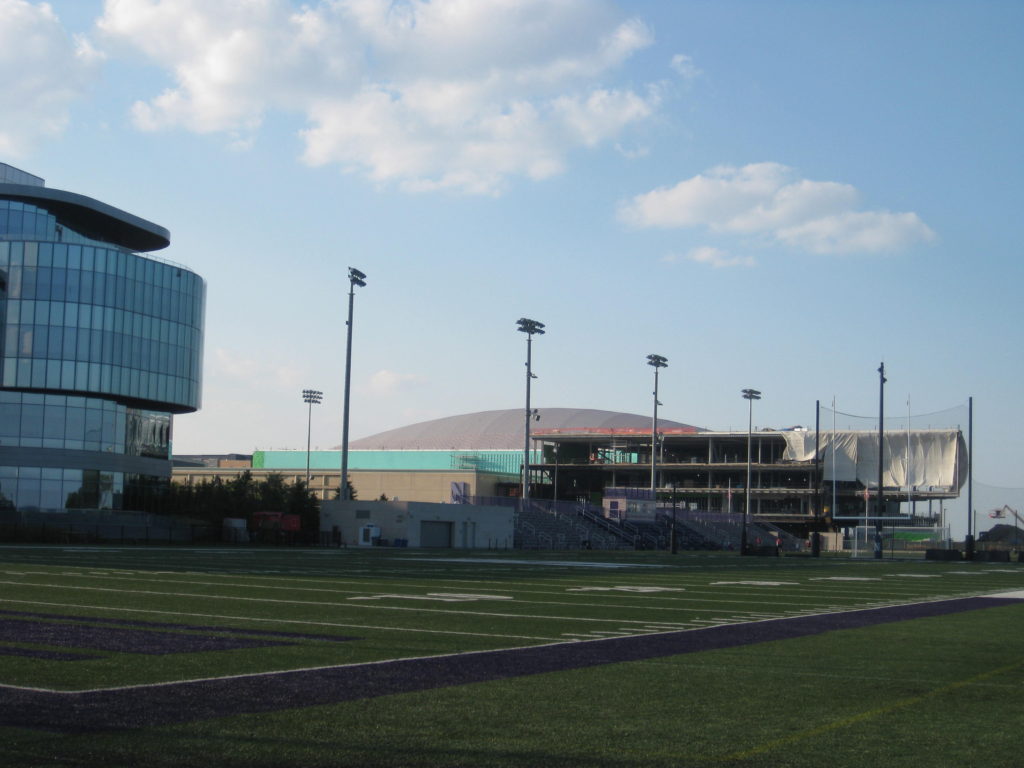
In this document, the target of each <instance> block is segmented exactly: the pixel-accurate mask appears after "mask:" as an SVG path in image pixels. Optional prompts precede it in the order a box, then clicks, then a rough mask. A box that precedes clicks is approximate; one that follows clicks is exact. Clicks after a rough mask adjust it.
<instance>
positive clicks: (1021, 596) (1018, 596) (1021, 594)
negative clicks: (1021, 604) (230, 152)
mask: <svg viewBox="0 0 1024 768" xmlns="http://www.w3.org/2000/svg"><path fill="white" fill-rule="evenodd" d="M980 597H1008V598H1011V599H1013V600H1024V590H1020V591H1018V592H996V593H995V594H992V595H980Z"/></svg>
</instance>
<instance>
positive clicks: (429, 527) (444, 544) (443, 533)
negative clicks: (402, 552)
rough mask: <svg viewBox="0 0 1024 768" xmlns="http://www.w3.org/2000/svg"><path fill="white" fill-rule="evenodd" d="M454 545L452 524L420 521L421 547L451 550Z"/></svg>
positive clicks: (438, 521)
mask: <svg viewBox="0 0 1024 768" xmlns="http://www.w3.org/2000/svg"><path fill="white" fill-rule="evenodd" d="M451 545H452V524H451V522H446V521H440V520H421V521H420V546H421V547H440V548H443V549H446V548H449V547H451Z"/></svg>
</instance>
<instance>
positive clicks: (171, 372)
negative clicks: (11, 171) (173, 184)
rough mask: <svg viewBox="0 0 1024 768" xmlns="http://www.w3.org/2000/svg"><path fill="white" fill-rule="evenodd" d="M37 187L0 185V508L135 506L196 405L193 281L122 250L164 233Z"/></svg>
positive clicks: (155, 483) (161, 471)
mask: <svg viewBox="0 0 1024 768" xmlns="http://www.w3.org/2000/svg"><path fill="white" fill-rule="evenodd" d="M38 186H41V185H38ZM35 189H36V187H33V186H31V185H25V184H3V183H0V509H2V508H5V507H6V508H8V509H9V508H10V507H12V506H13V507H15V508H18V509H30V510H35V509H42V510H59V509H71V508H94V509H120V508H123V507H124V505H125V504H128V503H131V504H133V505H140V506H135V507H134V508H137V509H138V508H141V507H145V506H146V503H145V501H146V496H147V495H148V494H153V493H157V494H158V493H160V492H161V489H163V488H166V486H167V483H168V482H169V478H170V455H171V454H170V445H171V423H172V417H171V414H180V413H188V412H191V411H195V410H196V409H198V407H199V404H200V394H201V383H202V351H203V349H202V348H203V316H204V309H205V306H204V305H205V295H206V286H205V283H204V282H203V280H202V278H201V277H199V275H197V274H195V273H194V272H192V271H190V270H188V269H186V268H185V267H181V266H178V265H175V264H170V263H168V262H164V261H161V260H158V259H155V258H149V257H146V256H144V255H139V254H138V253H135V252H133V251H132V250H130V248H129V247H128V243H135V244H137V243H138V242H139V239H138V238H139V232H140V231H141V232H143V233H144V235H146V236H147V237H150V238H151V239H152V241H153V242H156V243H158V244H157V245H156V246H155V247H161V246H162V245H166V244H167V242H169V241H168V239H167V236H166V230H162V229H161V228H159V227H157V226H156V225H152V224H149V223H148V222H143V221H141V220H139V219H136V218H135V217H133V216H131V215H130V214H126V213H123V212H121V211H117V210H116V209H112V208H109V206H103V205H102V204H98V203H96V201H93V200H90V199H88V198H82V197H81V196H77V195H72V194H70V193H61V192H59V191H51V190H42V191H39V192H35ZM44 192H45V193H44ZM145 247H149V243H148V242H147V243H146V246H145Z"/></svg>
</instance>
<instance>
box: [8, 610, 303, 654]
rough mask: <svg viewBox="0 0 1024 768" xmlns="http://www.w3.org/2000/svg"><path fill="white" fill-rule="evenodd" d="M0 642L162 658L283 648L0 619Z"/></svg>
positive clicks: (207, 637)
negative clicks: (166, 655)
mask: <svg viewBox="0 0 1024 768" xmlns="http://www.w3.org/2000/svg"><path fill="white" fill-rule="evenodd" d="M0 642H8V643H33V644H35V645H51V646H57V647H59V648H89V649H92V650H96V651H113V652H122V653H142V654H147V655H153V656H156V655H163V654H167V653H193V652H202V651H232V650H236V649H239V648H261V647H264V646H270V645H285V643H284V642H282V641H279V640H259V639H246V638H238V637H219V636H217V635H190V634H183V633H181V632H167V631H163V630H148V629H129V628H121V627H95V626H91V625H89V624H75V623H65V622H57V621H38V620H34V619H27V618H26V619H4V618H0Z"/></svg>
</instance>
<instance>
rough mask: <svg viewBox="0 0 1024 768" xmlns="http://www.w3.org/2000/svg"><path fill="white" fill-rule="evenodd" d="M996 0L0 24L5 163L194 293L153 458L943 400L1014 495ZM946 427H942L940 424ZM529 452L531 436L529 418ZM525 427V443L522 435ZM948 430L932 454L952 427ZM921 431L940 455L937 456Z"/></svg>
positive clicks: (1015, 99)
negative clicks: (91, 210)
mask: <svg viewBox="0 0 1024 768" xmlns="http://www.w3.org/2000/svg"><path fill="white" fill-rule="evenodd" d="M1022 31H1024V4H1021V3H1019V2H1011V1H1010V0H1007V1H1006V2H994V1H989V2H985V1H980V2H942V1H941V0H938V1H936V0H931V1H929V2H912V1H901V2H871V1H869V2H863V1H861V2H853V1H852V0H851V1H850V2H829V3H821V2H810V1H808V2H786V1H780V2H772V3H765V2H753V1H751V2H736V1H730V0H718V1H716V2H673V3H665V2H653V1H652V2H644V1H642V0H635V1H633V2H628V1H626V0H622V1H621V2H610V1H608V2H605V1H603V0H563V1H560V2H553V1H552V0H545V1H543V2H542V1H541V0H519V1H518V2H512V0H473V1H472V2H466V1H465V0H435V1H434V2H410V1H409V0H396V1H394V2H390V1H387V2H386V1H385V0H335V1H332V2H327V0H308V1H307V2H305V3H301V4H300V3H298V2H289V0H246V2H230V3H229V2H217V1H215V0H163V1H161V2H158V1H157V0H118V1H115V0H109V1H108V2H106V3H104V2H101V1H100V0H56V1H53V0H52V1H51V2H49V3H40V2H35V1H34V0H0V104H3V105H4V107H3V109H2V110H0V161H4V162H8V163H10V164H12V165H15V166H17V167H19V168H22V169H24V170H27V171H29V172H31V173H35V174H37V175H40V176H42V177H44V178H45V179H46V180H47V184H48V185H49V186H52V187H55V188H58V189H68V190H72V191H76V192H80V193H83V194H87V195H90V196H93V197H96V198H99V199H101V200H103V201H105V202H108V203H111V204H113V205H116V206H118V207H121V208H124V209H126V210H128V211H130V212H132V213H135V214H137V215H139V216H142V217H144V218H147V219H150V220H151V221H154V222H156V223H158V224H160V225H162V226H165V227H167V228H168V229H169V230H170V231H171V236H172V244H171V247H170V248H169V249H167V250H165V251H163V252H161V253H160V254H159V255H160V256H162V257H165V258H168V259H171V260H172V261H176V262H179V263H183V264H185V265H187V266H189V267H190V268H192V269H194V270H195V271H197V272H199V273H200V274H201V275H203V276H204V277H205V278H206V280H207V281H208V307H207V327H206V353H205V382H204V405H203V409H202V411H201V412H199V413H197V414H194V415H189V416H184V417H180V418H179V419H177V420H176V423H175V448H176V451H178V452H180V453H198V452H228V451H237V452H249V451H252V450H253V449H259V448H268V449H269V448H288V447H292V448H303V447H304V446H305V439H306V410H305V405H304V404H303V403H302V400H301V391H302V389H304V388H314V389H320V390H322V391H323V392H324V403H323V405H322V406H319V407H318V408H317V409H316V410H315V411H314V420H313V422H314V423H313V434H312V441H313V444H314V446H320V447H324V448H326V447H330V446H335V445H337V444H338V443H339V442H340V439H341V400H342V397H341V394H342V382H343V364H344V338H345V337H344V332H345V328H344V317H345V312H346V301H347V289H348V284H347V281H346V278H345V275H346V271H347V267H348V266H355V267H358V268H359V269H361V270H362V271H364V272H365V273H367V275H368V276H369V278H368V285H367V287H366V288H363V289H361V290H359V291H358V294H357V297H356V321H355V326H354V331H355V343H354V350H353V395H352V406H353V413H352V422H351V434H352V437H353V438H356V437H361V436H366V435H370V434H373V433H375V432H378V431H382V430H385V429H389V428H393V427H397V426H401V425H403V424H408V423H412V422H415V421H422V420H425V419H430V418H436V417H441V416H446V415H453V414H457V413H465V412H470V411H475V410H487V409H497V408H514V407H520V406H521V404H522V401H523V363H524V359H525V343H524V342H525V337H524V336H523V334H521V333H518V332H517V331H516V326H515V321H516V320H517V319H518V318H519V317H523V316H526V317H530V318H533V319H536V320H540V321H542V322H544V323H546V324H547V330H548V333H547V334H546V335H545V336H543V337H540V338H538V339H537V340H536V341H535V344H534V365H535V370H536V372H537V373H538V375H539V378H538V379H537V381H536V382H535V384H534V390H533V394H534V404H535V405H536V406H538V407H539V408H541V409H542V410H543V408H544V407H545V406H549V407H556V406H562V407H571V406H576V407H590V408H602V409H608V410H621V411H628V412H634V413H648V412H649V411H650V406H651V387H652V376H651V373H652V371H651V369H650V368H649V367H648V366H647V365H646V364H645V359H646V356H647V355H648V354H651V353H657V354H660V355H663V356H665V357H667V358H668V361H669V367H668V368H667V369H666V370H665V371H664V372H663V373H662V377H661V392H660V395H661V401H662V402H663V403H664V408H663V409H662V410H661V413H662V415H663V416H665V417H666V418H671V419H675V420H678V421H683V422H687V423H691V424H696V425H699V426H703V427H709V428H716V429H728V428H744V427H745V422H746V405H747V404H746V402H745V401H744V400H743V399H742V398H741V397H740V390H741V389H742V388H744V387H755V388H757V389H760V390H761V391H762V392H763V393H764V398H763V400H761V401H760V402H758V403H757V405H756V408H755V411H754V423H755V426H769V427H786V426H792V425H794V424H803V425H809V426H813V422H814V404H815V401H816V400H820V401H822V403H823V404H830V403H831V402H832V398H833V397H834V398H835V399H836V403H837V407H838V409H839V410H840V411H844V412H846V413H852V414H863V415H867V416H870V415H872V414H875V413H877V409H878V378H877V373H876V369H877V368H878V364H879V362H880V361H882V360H884V361H885V364H886V370H887V377H888V384H887V386H886V400H887V404H888V408H891V409H892V412H893V413H900V414H903V413H906V403H907V399H908V397H909V399H910V403H911V411H912V412H913V413H915V414H919V413H921V414H923V413H932V412H939V411H942V412H945V411H947V409H959V410H954V412H953V413H954V415H952V416H950V417H949V419H951V420H952V421H954V422H955V423H960V424H961V425H962V426H963V427H964V428H965V429H966V410H965V408H964V406H965V404H966V402H967V399H968V397H971V396H973V397H974V401H975V420H974V427H975V430H974V431H975V457H976V462H975V478H976V480H979V481H982V482H984V483H987V484H990V485H994V486H1004V487H1015V488H1020V487H1024V482H1022V478H1021V476H1020V470H1019V459H1018V457H1019V456H1020V455H1021V454H1022V452H1024V445H1022V440H1021V435H1022V434H1024V405H1022V403H1021V382H1022V381H1024V365H1022V355H1021V351H1020V348H1021V341H1020V336H1021V330H1020V329H1021V320H1022V314H1024V313H1022V309H1021V285H1022V283H1024V280H1022V278H1024V274H1022V272H1024V268H1022V265H1021V259H1020V251H1021V242H1022V232H1021V229H1022V227H1021V224H1020V222H1021V216H1020V213H1019V211H1020V210H1021V207H1022V203H1024V194H1022V190H1024V183H1022V178H1024V176H1022V173H1021V171H1022V165H1024V164H1022V149H1021V141H1020V137H1021V136H1022V135H1024V120H1022V108H1021V100H1020V98H1019V93H1020V90H1021V85H1022V75H1024V67H1022V64H1024V53H1022V47H1021V46H1020V44H1019V43H1020V39H1021V33H1022ZM942 418H946V417H945V416H943V417H942ZM542 421H543V419H542ZM542 425H543V424H541V426H542ZM954 425H955V424H954ZM944 426H945V424H944Z"/></svg>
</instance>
